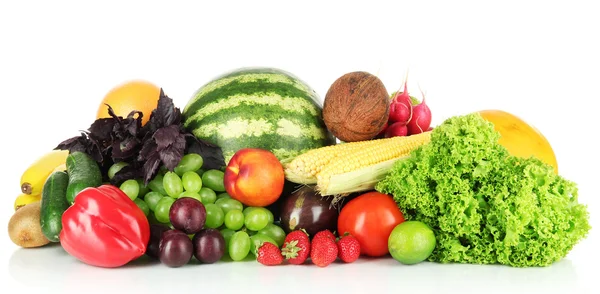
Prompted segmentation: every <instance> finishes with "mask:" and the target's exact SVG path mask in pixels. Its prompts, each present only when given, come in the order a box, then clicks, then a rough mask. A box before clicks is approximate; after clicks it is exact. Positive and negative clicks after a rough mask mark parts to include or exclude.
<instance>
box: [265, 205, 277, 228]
mask: <svg viewBox="0 0 600 294" xmlns="http://www.w3.org/2000/svg"><path fill="white" fill-rule="evenodd" d="M265 212H266V213H267V216H268V217H269V223H270V224H272V223H273V222H275V216H274V215H273V212H271V211H270V210H268V209H266V208H265Z"/></svg>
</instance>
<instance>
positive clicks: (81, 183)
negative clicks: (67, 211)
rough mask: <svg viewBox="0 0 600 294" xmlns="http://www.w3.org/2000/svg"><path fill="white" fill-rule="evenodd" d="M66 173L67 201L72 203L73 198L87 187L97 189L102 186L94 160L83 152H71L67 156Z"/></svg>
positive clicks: (98, 168)
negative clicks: (67, 182) (67, 175)
mask: <svg viewBox="0 0 600 294" xmlns="http://www.w3.org/2000/svg"><path fill="white" fill-rule="evenodd" d="M66 165H67V173H68V174H69V185H68V186H67V196H66V197H67V201H69V203H73V202H74V201H75V196H77V194H79V192H81V190H83V189H85V188H89V187H98V186H100V185H101V184H102V173H101V172H100V167H98V163H96V161H95V160H94V159H92V158H91V157H90V156H89V155H87V154H85V153H83V152H79V151H76V152H73V153H71V154H69V156H67V162H66Z"/></svg>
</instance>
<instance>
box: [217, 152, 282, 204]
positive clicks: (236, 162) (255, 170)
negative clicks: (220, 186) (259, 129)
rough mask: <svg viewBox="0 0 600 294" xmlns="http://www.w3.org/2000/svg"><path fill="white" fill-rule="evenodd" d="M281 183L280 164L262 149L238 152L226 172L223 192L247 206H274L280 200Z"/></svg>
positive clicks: (271, 154)
mask: <svg viewBox="0 0 600 294" xmlns="http://www.w3.org/2000/svg"><path fill="white" fill-rule="evenodd" d="M284 182H285V175H284V173H283V166H282V165H281V162H279V160H278V159H277V157H275V155H274V154H273V153H272V152H270V151H268V150H264V149H258V148H245V149H240V150H239V151H237V152H236V153H235V154H234V155H233V157H232V158H231V160H229V164H227V168H226V169H225V176H224V184H225V190H226V191H227V193H228V194H229V195H230V196H231V198H233V199H236V200H238V201H239V202H241V203H243V204H244V205H247V206H261V207H264V206H267V205H270V204H273V203H274V202H275V201H277V199H278V198H279V196H281V193H282V192H283V184H284Z"/></svg>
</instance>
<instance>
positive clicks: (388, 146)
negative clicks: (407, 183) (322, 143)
mask: <svg viewBox="0 0 600 294" xmlns="http://www.w3.org/2000/svg"><path fill="white" fill-rule="evenodd" d="M430 139H431V132H425V133H421V134H417V135H412V136H407V137H392V138H388V139H379V140H371V141H364V142H352V143H345V144H341V145H337V146H329V147H323V148H319V149H315V150H311V151H309V152H307V153H304V154H302V155H300V156H298V157H297V158H295V159H294V160H293V161H292V162H291V163H290V164H288V165H287V166H286V177H287V179H288V180H289V181H292V182H296V183H303V184H310V183H312V184H315V183H316V184H317V189H318V190H319V192H320V193H321V195H323V196H326V195H341V194H349V193H352V192H358V191H366V190H370V189H373V187H375V184H376V183H377V182H379V181H380V180H382V179H383V178H384V177H385V175H387V172H388V171H389V170H390V169H391V168H392V166H393V165H394V163H395V162H396V161H397V160H399V159H401V158H404V157H406V156H408V155H409V154H410V152H411V151H412V150H414V149H416V148H417V147H419V146H421V145H424V144H427V143H429V141H430ZM343 145H346V146H345V147H344V148H338V149H335V148H330V147H338V146H339V147H341V146H343Z"/></svg>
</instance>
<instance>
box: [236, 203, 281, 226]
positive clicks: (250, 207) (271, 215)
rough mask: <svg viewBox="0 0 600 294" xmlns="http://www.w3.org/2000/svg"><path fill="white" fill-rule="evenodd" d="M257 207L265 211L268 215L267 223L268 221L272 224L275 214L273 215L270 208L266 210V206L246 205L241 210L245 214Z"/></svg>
mask: <svg viewBox="0 0 600 294" xmlns="http://www.w3.org/2000/svg"><path fill="white" fill-rule="evenodd" d="M257 208H259V209H264V211H265V212H266V213H267V215H268V216H269V223H270V224H272V223H273V222H275V216H274V215H273V213H272V212H271V211H270V210H268V209H266V208H263V207H256V206H248V207H246V208H244V211H243V212H244V216H246V215H247V214H248V212H250V211H252V210H255V209H257Z"/></svg>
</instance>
